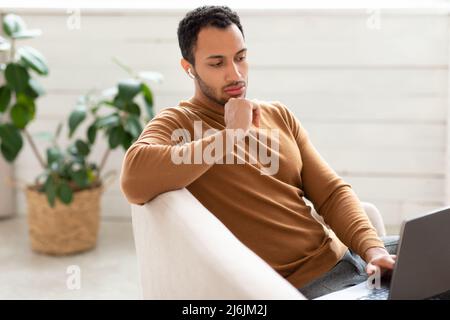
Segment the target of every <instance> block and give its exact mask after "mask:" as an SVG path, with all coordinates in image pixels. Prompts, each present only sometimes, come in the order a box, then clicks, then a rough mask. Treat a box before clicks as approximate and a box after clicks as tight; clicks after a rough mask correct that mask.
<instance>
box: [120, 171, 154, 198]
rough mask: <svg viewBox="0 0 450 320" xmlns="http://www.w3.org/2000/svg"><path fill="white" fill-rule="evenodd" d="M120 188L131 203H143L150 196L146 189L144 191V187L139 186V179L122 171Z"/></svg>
mask: <svg viewBox="0 0 450 320" xmlns="http://www.w3.org/2000/svg"><path fill="white" fill-rule="evenodd" d="M120 189H121V190H122V193H123V194H124V196H125V198H126V199H127V201H128V202H129V203H131V204H138V205H143V204H145V203H146V202H148V201H149V200H150V198H151V195H149V194H148V191H147V192H146V188H142V187H140V183H139V181H137V180H136V179H133V177H130V176H129V175H125V174H123V173H122V175H121V177H120Z"/></svg>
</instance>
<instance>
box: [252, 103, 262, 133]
mask: <svg viewBox="0 0 450 320" xmlns="http://www.w3.org/2000/svg"><path fill="white" fill-rule="evenodd" d="M252 105H253V109H252V114H253V118H252V123H253V124H254V125H255V126H256V127H259V123H260V121H261V108H260V107H259V103H258V100H256V99H253V100H252Z"/></svg>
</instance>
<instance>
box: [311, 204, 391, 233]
mask: <svg viewBox="0 0 450 320" xmlns="http://www.w3.org/2000/svg"><path fill="white" fill-rule="evenodd" d="M305 202H306V203H307V205H309V206H310V207H311V214H312V216H313V217H314V218H316V220H318V221H320V222H321V223H323V224H325V222H324V221H323V218H322V216H321V215H319V214H318V213H317V211H316V210H315V209H314V205H313V204H312V202H311V201H309V200H307V199H306V198H305ZM361 206H362V207H363V209H364V212H365V213H366V215H367V217H368V218H369V220H370V222H371V223H372V225H373V227H374V228H375V230H376V231H377V235H378V236H379V237H384V236H386V228H385V226H384V221H383V216H382V215H381V213H380V211H379V210H378V208H377V207H376V206H375V205H374V204H372V203H370V202H365V201H361Z"/></svg>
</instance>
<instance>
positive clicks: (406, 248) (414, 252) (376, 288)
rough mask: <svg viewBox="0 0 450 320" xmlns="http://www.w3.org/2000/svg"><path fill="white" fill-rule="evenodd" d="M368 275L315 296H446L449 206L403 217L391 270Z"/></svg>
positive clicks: (449, 293)
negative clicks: (395, 256)
mask: <svg viewBox="0 0 450 320" xmlns="http://www.w3.org/2000/svg"><path fill="white" fill-rule="evenodd" d="M371 278H374V277H369V280H368V281H365V282H363V283H360V284H358V285H355V286H352V287H349V288H345V289H342V290H339V291H336V292H333V293H330V294H327V295H324V296H321V297H318V298H316V299H315V300H347V299H348V300H387V299H389V300H410V299H412V300H424V299H431V300H434V299H436V300H441V299H446V300H450V207H446V208H442V209H438V210H435V211H433V212H430V213H428V214H426V215H423V216H421V217H418V218H414V219H410V220H407V221H404V222H403V223H402V227H401V231H400V241H399V244H398V247H397V261H396V263H395V266H394V270H393V271H392V272H389V271H388V272H387V273H386V275H383V276H382V277H381V280H380V281H378V282H377V281H374V280H375V279H371Z"/></svg>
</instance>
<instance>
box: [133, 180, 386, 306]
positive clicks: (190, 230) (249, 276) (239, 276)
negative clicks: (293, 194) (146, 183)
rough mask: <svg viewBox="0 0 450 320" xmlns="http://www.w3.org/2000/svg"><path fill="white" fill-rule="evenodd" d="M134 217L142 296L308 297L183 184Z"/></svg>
mask: <svg viewBox="0 0 450 320" xmlns="http://www.w3.org/2000/svg"><path fill="white" fill-rule="evenodd" d="M362 204H363V207H364V209H365V211H366V213H367V214H368V216H369V218H370V219H371V221H372V223H373V224H374V226H375V228H377V231H378V233H379V235H381V236H382V235H385V230H384V226H383V222H382V219H381V215H380V214H379V212H378V210H377V209H376V207H375V206H373V205H372V204H370V203H364V202H362ZM316 215H317V214H316ZM132 221H133V233H134V240H135V245H136V252H137V259H138V267H139V273H140V280H141V289H142V296H143V298H144V299H238V300H240V299H273V300H276V299H305V297H304V296H303V295H302V294H301V293H300V292H299V291H298V290H297V289H296V288H295V287H293V286H292V285H291V284H290V283H289V282H288V281H286V280H285V279H284V278H283V277H282V276H280V275H279V274H278V273H277V272H276V271H275V270H274V269H272V268H271V267H270V266H269V265H268V264H267V263H266V262H265V261H264V260H262V259H261V258H260V257H259V256H257V255H256V254H255V253H254V252H253V251H251V250H250V249H249V248H247V247H246V246H245V245H244V244H243V243H242V242H240V241H239V240H238V239H237V238H236V237H235V236H234V235H233V234H232V233H231V232H230V231H229V230H228V228H226V227H225V225H224V224H222V222H221V221H220V220H219V219H217V218H216V217H215V216H214V215H213V214H212V213H211V212H209V211H208V210H207V209H206V208H205V207H204V206H203V205H202V204H201V203H200V202H199V201H198V200H197V199H196V198H195V197H194V196H193V195H192V194H191V193H190V192H189V191H188V190H187V189H185V188H184V189H179V190H175V191H169V192H166V193H163V194H161V195H159V196H157V197H156V198H154V199H153V200H152V201H150V202H148V203H146V204H145V205H143V206H139V205H132Z"/></svg>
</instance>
